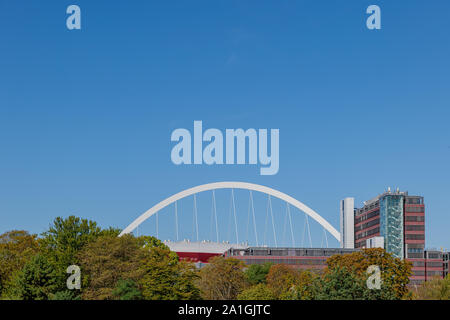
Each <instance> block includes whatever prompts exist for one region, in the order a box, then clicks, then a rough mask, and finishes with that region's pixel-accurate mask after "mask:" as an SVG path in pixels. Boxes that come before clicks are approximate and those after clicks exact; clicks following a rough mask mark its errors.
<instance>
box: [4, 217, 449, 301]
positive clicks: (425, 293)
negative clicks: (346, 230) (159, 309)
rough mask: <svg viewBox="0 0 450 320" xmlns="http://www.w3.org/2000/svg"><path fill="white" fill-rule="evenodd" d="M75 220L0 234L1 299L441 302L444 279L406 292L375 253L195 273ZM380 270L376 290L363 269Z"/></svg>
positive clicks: (143, 245) (148, 244) (216, 266)
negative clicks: (323, 262) (309, 264)
mask: <svg viewBox="0 0 450 320" xmlns="http://www.w3.org/2000/svg"><path fill="white" fill-rule="evenodd" d="M119 233H120V230H119V229H115V228H107V229H102V228H100V227H99V226H98V225H97V223H96V222H94V221H90V220H87V219H81V218H79V217H75V216H70V217H68V218H65V219H64V218H61V217H58V218H56V219H55V220H54V221H53V222H52V223H51V224H50V226H49V228H48V230H47V231H45V232H43V233H42V234H40V235H39V236H38V235H35V234H30V233H28V232H27V231H23V230H14V231H8V232H5V233H3V234H2V235H0V299H2V300H11V299H13V300H201V299H207V300H339V299H340V300H353V299H365V300H373V299H383V300H388V299H389V300H391V299H449V297H450V278H448V277H447V278H446V279H434V280H432V281H429V282H426V283H424V284H423V285H421V286H419V287H416V288H412V289H411V287H410V286H408V284H409V276H410V275H411V264H410V263H409V262H407V261H403V260H400V259H398V258H395V257H393V256H392V255H390V254H389V253H387V252H386V251H384V250H383V249H366V250H362V251H359V252H354V253H351V254H345V255H335V256H332V257H330V258H329V259H328V260H327V266H326V267H325V269H324V270H322V271H321V272H317V271H316V272H313V271H308V270H297V269H294V268H292V267H289V266H287V265H273V264H268V263H266V264H262V265H261V264H256V265H250V266H247V265H245V264H244V262H243V261H241V260H237V259H232V258H226V257H222V256H218V257H214V258H212V259H210V261H209V263H208V264H207V265H206V266H204V267H203V268H201V269H198V268H196V267H195V265H194V264H193V263H192V262H189V261H185V260H180V259H179V258H178V256H177V254H176V253H175V252H172V251H170V249H169V248H168V247H167V246H166V245H165V244H164V243H162V242H161V241H160V240H159V239H156V238H155V237H150V236H140V237H135V236H133V235H125V236H122V237H118V235H119ZM70 265H77V266H79V267H80V270H81V279H80V281H81V289H80V290H69V289H68V287H67V278H68V276H69V275H68V274H67V272H66V271H67V267H68V266H70ZM371 265H377V266H379V267H380V270H381V278H382V285H381V289H380V290H373V289H369V287H368V286H367V279H368V274H367V272H366V271H367V268H368V267H369V266H371Z"/></svg>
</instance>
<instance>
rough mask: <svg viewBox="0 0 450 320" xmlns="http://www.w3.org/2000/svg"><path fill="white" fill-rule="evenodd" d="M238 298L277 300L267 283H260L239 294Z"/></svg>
mask: <svg viewBox="0 0 450 320" xmlns="http://www.w3.org/2000/svg"><path fill="white" fill-rule="evenodd" d="M237 298H238V300H275V296H274V295H273V293H272V290H270V289H269V288H268V287H267V285H266V284H264V283H259V284H257V285H254V286H252V287H250V288H248V289H246V290H244V291H242V292H241V293H240V294H239V295H238V297H237Z"/></svg>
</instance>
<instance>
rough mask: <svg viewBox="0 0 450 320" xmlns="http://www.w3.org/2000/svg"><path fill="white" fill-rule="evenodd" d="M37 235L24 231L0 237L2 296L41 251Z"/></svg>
mask: <svg viewBox="0 0 450 320" xmlns="http://www.w3.org/2000/svg"><path fill="white" fill-rule="evenodd" d="M36 237H37V236H36V235H30V234H29V233H28V232H27V231H24V230H13V231H8V232H5V233H3V234H2V235H0V296H1V295H3V294H4V291H7V289H8V286H9V282H10V281H11V280H12V277H13V275H14V274H15V273H17V272H19V271H20V270H21V269H22V268H23V266H24V265H25V263H26V262H27V261H29V260H30V259H31V257H33V256H34V255H35V254H36V253H37V252H38V250H39V246H38V242H37V240H36Z"/></svg>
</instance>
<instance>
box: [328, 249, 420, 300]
mask: <svg viewBox="0 0 450 320" xmlns="http://www.w3.org/2000/svg"><path fill="white" fill-rule="evenodd" d="M372 265H376V266H378V267H379V268H380V271H381V279H382V286H385V288H387V289H388V290H391V291H392V292H393V293H394V294H395V296H396V298H397V299H405V298H408V297H409V295H410V293H409V289H408V287H407V285H408V283H409V277H410V276H411V267H412V265H411V263H410V262H409V261H406V260H402V259H399V258H396V257H394V256H393V255H392V254H390V253H388V252H386V251H385V250H384V249H381V248H371V249H363V250H361V251H357V252H353V253H349V254H343V255H334V256H332V257H330V258H329V259H328V260H327V268H326V270H325V273H327V272H330V271H331V270H334V269H335V268H337V267H346V268H347V269H348V270H352V271H353V272H354V273H355V274H356V275H357V276H359V277H361V278H363V279H367V276H368V275H367V273H366V272H367V269H368V268H369V266H372Z"/></svg>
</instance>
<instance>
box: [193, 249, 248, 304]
mask: <svg viewBox="0 0 450 320" xmlns="http://www.w3.org/2000/svg"><path fill="white" fill-rule="evenodd" d="M244 267H245V264H244V262H242V261H241V260H237V259H232V258H228V259H225V258H224V257H214V258H211V259H210V260H209V264H208V265H206V266H205V267H203V268H202V269H201V270H200V279H199V281H198V286H199V288H200V290H201V293H202V297H203V298H204V299H207V300H235V299H236V298H237V296H238V295H239V293H241V292H242V291H243V290H244V289H245V288H246V287H247V281H246V279H245V275H244V272H243V269H244Z"/></svg>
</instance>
